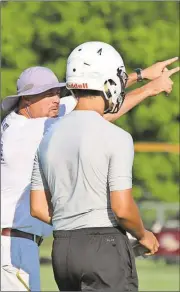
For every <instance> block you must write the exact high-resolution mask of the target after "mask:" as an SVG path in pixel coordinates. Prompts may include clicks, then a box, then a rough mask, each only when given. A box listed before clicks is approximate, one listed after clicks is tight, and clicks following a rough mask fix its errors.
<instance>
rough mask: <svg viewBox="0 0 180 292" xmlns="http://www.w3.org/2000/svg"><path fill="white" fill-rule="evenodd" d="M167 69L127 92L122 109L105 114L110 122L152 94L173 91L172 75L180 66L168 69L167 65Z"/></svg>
mask: <svg viewBox="0 0 180 292" xmlns="http://www.w3.org/2000/svg"><path fill="white" fill-rule="evenodd" d="M165 69H166V70H164V72H163V73H162V75H161V76H160V77H158V78H156V79H154V80H152V81H150V82H149V83H147V84H145V85H144V86H141V87H140V88H137V89H135V90H133V91H131V92H129V93H127V94H126V97H125V100H124V102H123V104H122V106H121V108H120V110H119V111H118V112H117V113H115V114H105V115H104V118H105V119H106V120H108V121H110V122H114V121H115V120H117V119H118V118H120V117H121V116H122V115H124V114H125V113H127V112H128V111H129V110H131V109H132V108H133V107H135V106H136V105H138V104H139V103H141V102H142V101H143V100H145V99H146V98H148V97H150V96H156V95H158V94H159V93H161V92H166V93H167V94H169V93H171V91H172V86H173V81H172V80H171V78H170V77H171V76H172V75H173V74H174V73H176V72H179V70H180V67H176V68H174V69H171V70H168V69H167V68H166V67H165Z"/></svg>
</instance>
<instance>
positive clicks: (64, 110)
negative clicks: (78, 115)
mask: <svg viewBox="0 0 180 292" xmlns="http://www.w3.org/2000/svg"><path fill="white" fill-rule="evenodd" d="M76 105H77V100H76V98H75V97H73V96H72V95H70V96H65V97H63V98H61V99H60V110H59V117H62V116H64V115H67V114H69V113H70V112H72V111H73V109H74V108H75V107H76Z"/></svg>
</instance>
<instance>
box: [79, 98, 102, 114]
mask: <svg viewBox="0 0 180 292" xmlns="http://www.w3.org/2000/svg"><path fill="white" fill-rule="evenodd" d="M74 110H87V111H88V110H89V111H95V112H97V113H99V114H100V115H101V116H103V114H104V101H103V99H102V98H101V97H96V96H93V97H81V98H79V99H78V103H77V105H76V107H75V109H74Z"/></svg>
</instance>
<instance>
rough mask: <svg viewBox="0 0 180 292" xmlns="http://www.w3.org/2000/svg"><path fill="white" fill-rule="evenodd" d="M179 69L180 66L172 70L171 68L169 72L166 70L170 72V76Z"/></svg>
mask: <svg viewBox="0 0 180 292" xmlns="http://www.w3.org/2000/svg"><path fill="white" fill-rule="evenodd" d="M179 70H180V67H176V68H174V69H171V70H169V71H168V72H166V74H168V76H169V77H170V76H172V75H173V74H175V73H177V72H179Z"/></svg>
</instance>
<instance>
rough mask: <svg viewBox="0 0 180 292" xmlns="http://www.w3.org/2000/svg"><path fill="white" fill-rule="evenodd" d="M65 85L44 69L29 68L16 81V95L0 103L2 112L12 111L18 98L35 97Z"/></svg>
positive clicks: (48, 70) (38, 67)
mask: <svg viewBox="0 0 180 292" xmlns="http://www.w3.org/2000/svg"><path fill="white" fill-rule="evenodd" d="M65 86H66V83H60V82H59V81H58V79H57V77H56V75H55V74H54V73H53V72H52V71H51V70H50V69H48V68H46V67H41V66H37V67H30V68H28V69H26V70H25V71H23V72H22V73H21V75H20V76H19V78H18V80H17V94H16V95H10V96H7V97H6V98H5V99H4V100H3V101H2V102H1V108H2V110H4V111H10V110H13V109H14V108H15V107H16V105H17V103H18V101H19V98H20V96H26V95H36V94H39V93H42V92H45V91H47V90H49V89H52V88H56V87H65Z"/></svg>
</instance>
